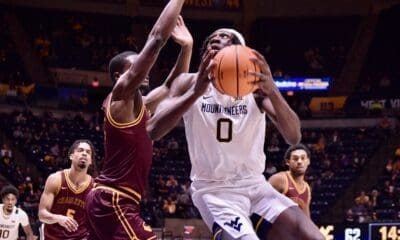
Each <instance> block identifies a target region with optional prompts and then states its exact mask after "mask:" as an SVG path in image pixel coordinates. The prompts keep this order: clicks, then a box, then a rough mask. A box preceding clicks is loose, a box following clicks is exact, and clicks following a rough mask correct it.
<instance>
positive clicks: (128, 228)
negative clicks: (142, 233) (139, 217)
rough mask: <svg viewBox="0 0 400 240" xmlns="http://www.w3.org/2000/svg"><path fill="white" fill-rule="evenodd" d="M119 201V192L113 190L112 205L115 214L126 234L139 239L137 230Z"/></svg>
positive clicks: (134, 239) (132, 238)
mask: <svg viewBox="0 0 400 240" xmlns="http://www.w3.org/2000/svg"><path fill="white" fill-rule="evenodd" d="M118 202H119V193H118V192H113V193H112V206H113V208H114V212H115V214H116V215H117V217H118V220H119V221H120V223H121V224H122V227H124V229H125V232H126V234H128V236H129V239H131V240H139V239H138V237H137V236H136V234H135V231H133V229H132V226H131V225H130V224H129V222H128V220H127V219H126V217H125V215H124V212H123V211H122V209H121V207H120V206H119V204H118Z"/></svg>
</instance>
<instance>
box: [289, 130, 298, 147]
mask: <svg viewBox="0 0 400 240" xmlns="http://www.w3.org/2000/svg"><path fill="white" fill-rule="evenodd" d="M300 141H301V131H300V129H299V130H295V131H293V132H292V133H291V134H288V136H287V137H286V143H287V144H289V145H295V144H299V143H300Z"/></svg>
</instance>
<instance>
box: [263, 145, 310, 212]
mask: <svg viewBox="0 0 400 240" xmlns="http://www.w3.org/2000/svg"><path fill="white" fill-rule="evenodd" d="M285 161H286V165H288V167H289V170H288V171H284V172H279V173H276V174H274V175H272V176H271V177H270V178H269V179H268V181H269V182H270V183H271V185H272V186H273V187H274V188H275V189H276V190H278V191H279V192H281V193H283V194H285V195H286V196H287V197H289V198H290V199H292V200H293V201H294V202H296V203H297V204H298V205H299V207H300V208H301V209H302V210H303V211H304V213H305V214H306V215H307V216H309V217H310V201H311V189H310V186H309V185H308V183H307V182H306V181H305V180H304V175H305V173H306V171H307V168H308V165H310V150H309V149H308V148H307V147H306V146H304V145H303V144H296V145H292V146H290V147H289V148H288V149H287V150H286V153H285Z"/></svg>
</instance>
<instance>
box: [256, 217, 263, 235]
mask: <svg viewBox="0 0 400 240" xmlns="http://www.w3.org/2000/svg"><path fill="white" fill-rule="evenodd" d="M263 220H264V218H262V217H261V216H260V219H259V220H258V222H257V224H256V226H255V228H254V229H255V230H256V232H258V228H259V227H260V225H261V223H262V222H263Z"/></svg>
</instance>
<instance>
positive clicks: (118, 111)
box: [86, 0, 192, 240]
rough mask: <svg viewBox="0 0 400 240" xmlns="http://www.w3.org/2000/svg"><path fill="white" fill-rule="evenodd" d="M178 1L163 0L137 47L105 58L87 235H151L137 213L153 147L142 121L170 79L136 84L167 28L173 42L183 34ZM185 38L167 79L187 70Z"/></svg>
mask: <svg viewBox="0 0 400 240" xmlns="http://www.w3.org/2000/svg"><path fill="white" fill-rule="evenodd" d="M183 3H184V0H170V1H169V3H168V4H167V5H166V7H165V8H164V10H163V11H162V13H161V15H160V16H159V18H158V20H157V21H156V23H155V25H154V26H153V29H152V30H151V32H150V34H149V36H148V38H147V41H146V43H145V45H144V48H143V49H142V50H141V51H140V52H139V53H134V52H123V53H121V54H118V55H116V56H115V57H114V58H113V59H111V61H110V64H109V74H110V78H111V79H112V80H113V81H114V83H115V84H114V87H113V89H112V91H111V93H110V94H109V95H108V96H107V98H106V100H105V101H104V104H103V110H104V112H105V122H104V139H105V143H104V148H105V159H104V163H103V167H102V170H101V172H100V175H99V176H98V177H97V178H96V179H95V187H94V188H93V191H91V192H90V193H89V194H88V196H87V202H86V204H87V208H86V210H87V211H86V213H87V218H88V222H89V225H90V234H89V239H91V240H92V239H99V240H103V239H155V238H156V236H155V234H154V233H153V231H152V229H151V228H150V226H148V225H147V224H146V223H145V222H144V221H143V219H142V218H141V217H140V215H139V211H140V210H139V202H140V199H141V195H142V194H143V192H144V191H145V189H146V187H147V181H148V177H149V172H150V167H151V160H152V151H153V148H152V139H150V137H149V135H148V134H147V131H146V122H147V119H148V118H149V111H152V110H154V108H155V106H156V105H157V104H158V102H159V101H160V100H161V99H162V98H163V97H164V96H166V94H167V92H168V90H169V89H168V88H169V86H168V84H170V82H168V80H167V84H166V85H164V86H162V87H161V88H157V89H155V90H153V91H152V92H150V93H149V94H148V95H147V96H146V97H145V98H144V97H142V94H141V92H140V90H139V88H140V87H141V85H142V84H143V83H145V82H146V79H147V76H148V74H149V72H150V70H151V68H152V66H153V64H154V63H155V61H156V59H157V57H158V55H159V52H160V51H161V48H162V47H163V46H164V44H165V43H166V41H167V40H168V39H169V37H170V36H171V34H173V36H175V37H174V40H175V41H177V42H178V43H179V44H181V43H180V42H179V41H180V40H181V38H180V37H182V36H183V37H185V36H186V37H188V35H187V33H188V31H187V29H186V27H185V26H184V25H183V21H182V19H181V18H180V17H179V14H180V11H181V9H182V6H183ZM189 35H190V34H189ZM190 39H191V35H190ZM191 41H192V39H191ZM191 44H192V43H191ZM191 44H190V45H189V48H190V49H188V46H186V40H185V41H183V45H182V44H181V47H182V48H181V49H182V51H181V55H180V57H179V58H178V61H177V64H176V65H175V67H174V69H173V70H172V72H171V75H170V76H169V78H168V79H171V80H170V81H172V80H173V79H174V78H175V77H176V75H178V74H180V73H181V72H185V71H186V72H187V71H188V70H189V63H190V55H191V48H192V45H191ZM184 45H185V46H184ZM187 51H189V52H190V54H189V57H188V56H187V53H188V52H187ZM182 55H184V56H185V57H182Z"/></svg>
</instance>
